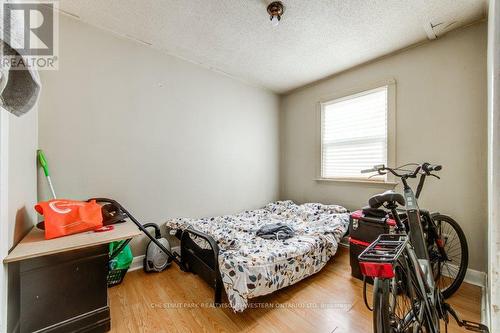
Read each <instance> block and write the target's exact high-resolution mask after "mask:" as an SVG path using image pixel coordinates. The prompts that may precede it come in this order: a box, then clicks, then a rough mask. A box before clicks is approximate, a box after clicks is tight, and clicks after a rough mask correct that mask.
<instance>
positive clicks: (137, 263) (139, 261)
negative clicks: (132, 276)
mask: <svg viewBox="0 0 500 333" xmlns="http://www.w3.org/2000/svg"><path fill="white" fill-rule="evenodd" d="M180 251H181V248H180V246H174V247H172V253H173V252H177V253H179V252H180ZM144 256H145V255H144V254H143V255H142V256H137V257H134V259H133V260H132V263H131V264H130V267H129V269H128V271H129V272H132V271H136V270H138V269H142V267H143V262H144Z"/></svg>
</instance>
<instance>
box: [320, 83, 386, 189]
mask: <svg viewBox="0 0 500 333" xmlns="http://www.w3.org/2000/svg"><path fill="white" fill-rule="evenodd" d="M392 86H393V85H392V84H390V85H385V86H382V87H379V88H376V89H372V90H367V91H364V92H361V93H357V94H354V95H349V96H346V97H342V98H338V99H334V100H331V101H328V102H324V103H321V178H322V179H345V180H351V179H353V180H356V179H357V180H374V181H386V177H385V176H376V177H371V178H368V177H370V176H372V175H373V173H372V174H362V173H361V170H363V169H368V168H371V167H373V166H374V165H378V164H385V165H388V164H391V162H392V160H391V159H389V155H392V154H391V150H392V149H393V147H394V142H389V141H393V140H391V137H390V135H389V132H392V133H391V134H393V133H394V131H393V130H392V131H389V129H390V125H391V124H392V123H393V119H394V118H392V117H390V115H389V109H390V105H392V103H390V102H389V101H390V98H389V95H390V94H391V96H393V95H394V94H393V92H392V91H391V90H390V88H391V87H392ZM389 146H391V147H390V148H391V149H389ZM390 157H391V158H393V156H390Z"/></svg>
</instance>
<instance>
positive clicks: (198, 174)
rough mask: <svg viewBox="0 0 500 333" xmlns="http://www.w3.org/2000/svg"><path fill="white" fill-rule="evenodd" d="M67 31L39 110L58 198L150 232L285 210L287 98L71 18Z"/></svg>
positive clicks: (43, 195) (45, 77)
mask: <svg viewBox="0 0 500 333" xmlns="http://www.w3.org/2000/svg"><path fill="white" fill-rule="evenodd" d="M59 30H60V41H59V45H60V56H59V59H60V60H59V70H58V71H52V72H48V71H46V72H43V73H41V78H42V83H43V85H44V90H43V93H42V97H41V100H40V108H39V110H40V129H39V131H40V134H39V145H40V148H42V149H44V151H45V152H46V155H47V158H48V161H49V166H50V168H51V171H52V178H53V182H54V186H55V188H56V192H57V194H58V196H60V197H65V198H76V199H86V198H89V197H93V196H103V197H110V198H114V199H116V200H117V201H119V202H120V203H122V204H123V205H124V206H125V207H127V208H128V209H129V210H130V212H131V213H132V214H134V216H136V217H137V218H138V219H139V220H140V221H143V222H144V223H146V222H156V223H163V222H164V221H165V220H166V219H167V218H168V217H179V216H190V217H201V216H210V215H218V214H228V213H236V212H238V211H241V210H245V209H250V208H258V207H260V206H262V205H264V204H265V203H267V202H270V201H273V200H275V199H277V197H278V192H279V184H278V181H279V175H278V172H279V151H278V149H279V134H278V128H279V99H278V96H276V95H275V94H273V93H271V92H269V91H267V90H264V89H262V88H258V87H255V86H252V85H249V84H246V83H244V82H241V81H238V80H235V79H232V78H230V77H227V76H225V75H223V74H219V73H216V72H213V71H210V70H208V69H205V68H203V67H201V66H198V65H195V64H193V63H189V62H186V61H184V60H181V59H178V58H175V57H172V56H169V55H167V54H164V53H161V52H159V51H156V50H154V49H152V48H149V47H146V46H144V45H142V44H140V43H136V42H133V41H130V40H126V39H122V38H121V37H118V36H116V35H113V34H111V33H109V32H107V31H103V30H99V29H96V28H93V27H91V26H89V25H87V24H84V23H82V22H80V21H77V20H75V19H73V18H69V17H67V16H64V15H63V16H61V18H60V29H59ZM39 184H40V189H41V191H40V193H39V198H40V199H47V198H48V196H49V192H48V190H47V185H46V182H45V179H44V178H43V177H42V176H41V173H39ZM143 245H144V243H141V244H138V243H137V242H135V243H134V244H133V252H134V255H140V254H142V253H143V250H144V246H143Z"/></svg>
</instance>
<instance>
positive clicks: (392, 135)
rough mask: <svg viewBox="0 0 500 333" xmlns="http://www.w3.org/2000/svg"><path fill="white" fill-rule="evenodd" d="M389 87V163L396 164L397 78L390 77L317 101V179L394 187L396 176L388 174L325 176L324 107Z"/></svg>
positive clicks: (390, 164)
mask: <svg viewBox="0 0 500 333" xmlns="http://www.w3.org/2000/svg"><path fill="white" fill-rule="evenodd" d="M383 87H387V165H389V166H395V165H396V80H394V79H389V80H384V81H379V82H375V83H372V84H369V85H364V86H361V87H356V88H352V89H348V90H344V91H342V92H339V93H337V94H334V95H330V96H326V97H324V98H322V99H321V100H320V101H319V102H318V103H317V112H316V147H315V150H316V164H317V165H316V179H315V180H316V181H326V182H342V183H359V184H368V185H369V184H377V185H380V184H382V185H389V186H391V187H393V186H394V185H396V184H397V183H395V182H394V176H392V175H390V174H389V175H387V177H386V178H385V179H380V178H376V179H368V178H365V177H362V176H360V177H359V178H356V177H323V176H322V165H323V142H322V137H323V126H322V125H323V113H324V107H325V106H327V105H330V104H333V103H337V102H340V101H343V100H347V99H352V98H356V97H361V96H363V95H366V94H368V93H370V92H373V91H375V90H377V89H380V88H383Z"/></svg>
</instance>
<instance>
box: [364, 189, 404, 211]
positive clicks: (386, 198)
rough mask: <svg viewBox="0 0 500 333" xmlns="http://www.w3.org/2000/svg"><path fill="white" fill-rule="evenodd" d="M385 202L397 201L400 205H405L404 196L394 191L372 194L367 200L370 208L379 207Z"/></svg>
mask: <svg viewBox="0 0 500 333" xmlns="http://www.w3.org/2000/svg"><path fill="white" fill-rule="evenodd" d="M386 202H397V203H398V204H400V205H401V206H404V205H405V198H404V197H403V196H402V195H401V194H399V193H396V192H394V191H385V192H384V193H381V194H377V195H374V196H373V197H371V198H370V200H368V205H370V207H371V208H379V207H380V206H382V205H383V204H384V203H386Z"/></svg>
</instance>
